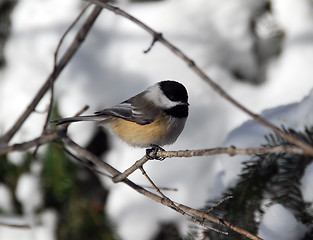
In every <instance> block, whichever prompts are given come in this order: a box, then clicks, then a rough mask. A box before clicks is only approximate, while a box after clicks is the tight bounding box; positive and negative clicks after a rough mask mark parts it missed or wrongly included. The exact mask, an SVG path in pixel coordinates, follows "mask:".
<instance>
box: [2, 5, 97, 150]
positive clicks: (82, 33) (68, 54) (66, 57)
mask: <svg viewBox="0 0 313 240" xmlns="http://www.w3.org/2000/svg"><path fill="white" fill-rule="evenodd" d="M101 10H102V8H100V7H97V6H96V7H94V9H93V11H92V12H91V13H90V15H89V17H88V18H87V19H86V21H85V22H84V24H83V25H82V26H81V28H80V29H79V31H78V32H77V34H76V36H75V38H74V40H73V41H72V43H71V45H70V46H69V47H68V49H67V50H66V51H65V53H64V54H63V56H62V58H61V59H60V61H59V62H58V63H57V65H56V67H55V68H54V70H53V72H52V73H51V74H50V76H49V77H48V79H47V80H46V82H45V83H44V85H43V86H42V87H41V88H40V90H39V91H38V93H37V94H36V96H35V97H34V99H33V100H32V101H31V103H30V104H29V105H28V106H27V108H26V110H25V111H24V112H23V113H22V115H21V116H20V117H19V118H18V120H17V121H16V122H15V123H14V125H13V126H12V127H11V128H10V129H9V130H8V131H7V132H6V134H5V135H3V136H2V137H1V138H0V144H6V143H8V142H9V141H10V140H11V139H12V137H13V136H14V135H15V133H16V132H17V131H18V130H19V129H20V127H21V126H22V124H23V123H24V122H25V120H26V119H27V118H28V117H29V115H30V114H31V113H32V112H33V111H34V109H35V108H36V106H37V105H38V103H39V102H40V100H41V99H42V97H43V96H44V95H45V94H46V92H47V91H48V90H49V88H50V86H51V81H53V82H54V81H56V80H57V78H58V76H59V75H60V73H61V72H62V70H63V69H64V67H65V66H66V65H67V64H68V62H69V61H70V60H71V58H72V57H73V55H74V54H75V52H76V51H77V50H78V48H79V47H80V46H81V44H82V43H83V41H84V40H85V37H86V36H87V34H88V32H89V30H90V29H91V27H92V25H93V23H94V22H95V20H96V19H97V17H98V15H99V14H100V12H101Z"/></svg>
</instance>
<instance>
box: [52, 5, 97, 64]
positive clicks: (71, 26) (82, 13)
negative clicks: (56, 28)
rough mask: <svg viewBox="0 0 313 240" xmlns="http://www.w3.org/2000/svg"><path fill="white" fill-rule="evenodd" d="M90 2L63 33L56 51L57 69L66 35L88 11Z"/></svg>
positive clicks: (55, 62)
mask: <svg viewBox="0 0 313 240" xmlns="http://www.w3.org/2000/svg"><path fill="white" fill-rule="evenodd" d="M90 5H91V4H90V3H88V4H87V5H86V6H85V7H84V8H83V10H82V11H81V12H80V13H79V15H78V16H77V17H76V19H75V20H74V22H73V23H72V24H71V25H70V26H69V27H68V29H67V30H66V31H65V33H64V34H63V35H62V37H61V39H60V41H59V44H58V46H57V48H56V50H55V52H54V66H53V68H54V69H55V68H56V66H57V60H58V54H59V50H60V48H61V45H62V43H63V41H64V39H65V37H66V35H67V34H68V33H69V32H70V31H71V30H72V29H73V27H74V26H75V25H76V24H77V22H78V21H79V20H80V19H81V17H82V16H83V15H84V13H85V12H86V11H87V9H88V8H89V7H90Z"/></svg>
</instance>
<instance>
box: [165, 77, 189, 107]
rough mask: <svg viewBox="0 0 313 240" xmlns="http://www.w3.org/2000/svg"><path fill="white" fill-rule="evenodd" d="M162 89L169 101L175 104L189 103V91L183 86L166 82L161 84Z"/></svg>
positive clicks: (169, 81) (174, 82)
mask: <svg viewBox="0 0 313 240" xmlns="http://www.w3.org/2000/svg"><path fill="white" fill-rule="evenodd" d="M159 85H160V88H161V90H162V91H163V93H164V94H165V96H166V97H168V99H170V100H171V101H173V102H182V103H188V94H187V90H186V88H185V87H184V85H183V84H181V83H179V82H176V81H171V80H166V81H162V82H159Z"/></svg>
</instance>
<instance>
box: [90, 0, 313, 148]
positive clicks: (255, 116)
mask: <svg viewBox="0 0 313 240" xmlns="http://www.w3.org/2000/svg"><path fill="white" fill-rule="evenodd" d="M87 1H89V2H92V3H94V4H96V5H97V6H99V7H102V8H106V9H108V10H110V11H112V12H114V13H116V14H117V15H120V16H123V17H125V18H127V19H129V20H130V21H132V22H134V23H135V24H137V25H138V26H139V27H141V28H143V29H144V30H146V31H147V32H148V33H150V34H151V35H152V36H153V42H152V45H153V44H154V43H155V41H159V42H160V43H162V44H164V45H165V46H166V47H167V48H169V49H170V50H171V51H172V52H173V53H174V54H175V55H177V56H178V57H179V58H181V59H182V60H183V61H184V62H185V63H186V64H187V65H188V66H189V67H190V68H191V69H192V70H193V71H194V72H195V73H196V74H197V75H198V76H199V77H200V78H201V79H203V80H204V81H206V82H207V83H208V84H209V85H210V86H211V87H212V88H213V89H214V90H215V91H216V92H217V93H218V94H220V95H221V96H222V97H223V98H225V99H226V100H227V101H229V102H230V103H231V104H233V105H234V106H236V107H237V108H238V109H240V110H241V111H243V112H245V113H246V114H248V115H249V116H250V117H251V118H252V119H254V120H255V121H256V122H258V123H260V124H262V125H264V126H265V127H267V128H269V129H271V130H272V131H273V132H275V133H276V134H278V135H279V136H281V137H283V138H285V139H287V140H288V141H289V142H291V143H294V144H295V145H297V146H299V147H300V148H302V149H303V150H304V153H305V154H313V148H312V146H310V145H309V144H307V143H305V142H303V141H301V140H299V139H297V138H295V137H293V136H292V135H290V134H288V133H286V132H284V131H282V130H281V129H279V128H278V127H276V126H275V125H274V124H272V123H270V122H268V121H267V120H265V119H264V118H262V117H261V116H259V115H258V114H255V113H253V112H251V111H250V110H248V109H247V108H246V107H244V106H243V105H242V104H240V103H239V102H237V101H236V100H235V99H234V98H232V97H231V96H230V95H229V94H228V93H227V92H226V91H224V90H223V89H222V88H221V87H220V86H219V85H218V84H216V83H215V82H214V81H213V80H212V79H211V78H210V77H209V76H208V75H206V74H205V73H204V72H203V71H202V70H201V69H200V68H199V67H198V66H197V65H196V64H195V62H194V61H193V60H191V59H190V58H189V57H188V56H187V55H186V54H185V53H183V52H182V51H181V50H180V49H179V48H177V47H176V46H174V45H173V44H172V43H170V42H169V41H167V40H166V39H165V38H164V36H163V35H162V34H160V33H158V32H156V31H155V30H153V29H152V28H150V27H149V26H147V25H146V24H144V23H143V22H141V21H140V20H138V19H137V18H135V17H133V16H132V15H130V14H128V13H127V12H125V11H123V10H121V9H120V8H118V7H115V6H112V5H110V4H108V3H106V2H105V1H104V0H87ZM156 36H157V37H156ZM151 47H152V46H151ZM151 47H150V48H149V49H148V50H147V51H150V49H151Z"/></svg>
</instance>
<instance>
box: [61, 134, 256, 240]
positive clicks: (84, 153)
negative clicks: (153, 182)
mask: <svg viewBox="0 0 313 240" xmlns="http://www.w3.org/2000/svg"><path fill="white" fill-rule="evenodd" d="M59 136H60V138H61V139H62V141H63V142H64V143H65V144H66V145H67V146H68V147H69V148H71V149H72V150H74V151H75V152H76V153H77V154H78V155H80V156H82V157H83V158H85V159H87V160H89V161H91V162H92V163H94V164H96V165H97V166H99V167H100V168H102V169H104V170H105V171H107V172H108V173H109V174H110V175H111V176H116V175H119V174H121V172H119V171H118V170H116V169H115V168H113V167H112V166H111V165H109V164H107V163H105V162H103V161H101V160H100V159H99V158H98V157H96V156H95V155H94V154H92V153H90V152H89V151H87V150H86V149H84V148H82V147H80V146H79V145H77V144H76V143H75V142H73V141H72V140H71V139H70V138H69V137H68V136H67V135H66V133H65V132H64V131H60V132H59ZM122 182H123V183H124V184H126V185H128V186H129V187H131V188H132V189H134V190H135V191H137V192H138V193H140V194H142V195H144V196H146V197H148V198H150V199H152V200H154V201H156V202H159V203H161V204H163V205H165V206H168V207H170V208H172V209H173V206H172V203H171V202H170V201H168V200H167V199H166V198H163V197H160V196H158V195H156V194H154V193H152V192H150V191H148V190H146V189H144V188H143V187H141V186H139V185H137V184H135V183H133V182H132V181H130V180H129V179H128V178H125V179H123V180H122ZM175 205H176V206H178V207H179V208H180V209H182V210H183V211H184V212H186V213H188V214H191V215H194V216H197V217H199V218H200V219H203V218H205V219H206V220H208V221H210V222H212V223H216V224H218V225H222V226H225V227H227V228H229V229H232V230H234V231H236V232H238V233H240V234H242V235H245V236H246V237H248V238H250V239H253V240H261V238H259V237H257V236H255V235H253V234H251V233H249V232H247V231H245V230H243V229H241V228H239V227H237V226H234V225H232V224H230V223H229V222H227V221H224V220H222V219H219V218H216V217H213V216H210V215H208V214H207V213H203V212H201V211H198V210H196V209H193V208H190V207H188V206H185V205H183V204H179V203H175ZM174 210H175V209H174ZM206 227H207V226H206Z"/></svg>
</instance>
